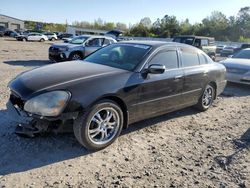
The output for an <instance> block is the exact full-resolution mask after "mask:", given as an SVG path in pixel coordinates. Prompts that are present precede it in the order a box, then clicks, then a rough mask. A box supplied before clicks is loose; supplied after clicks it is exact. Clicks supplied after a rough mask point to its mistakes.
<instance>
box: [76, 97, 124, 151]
mask: <svg viewBox="0 0 250 188" xmlns="http://www.w3.org/2000/svg"><path fill="white" fill-rule="evenodd" d="M122 127H123V112H122V110H121V108H120V107H119V105H118V104H117V103H115V102H114V101H111V100H102V101H100V102H98V103H96V104H95V105H93V106H92V108H91V109H90V110H88V111H87V112H85V113H84V114H82V115H79V117H78V118H77V119H76V120H75V122H74V125H73V128H74V134H75V137H76V139H77V140H78V142H79V143H80V144H81V145H82V146H84V147H85V148H87V149H89V150H100V149H103V148H105V147H107V146H108V145H110V144H112V143H113V142H114V141H115V140H116V138H117V137H118V136H119V135H120V133H121V130H122Z"/></svg>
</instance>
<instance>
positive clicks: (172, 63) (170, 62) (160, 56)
mask: <svg viewBox="0 0 250 188" xmlns="http://www.w3.org/2000/svg"><path fill="white" fill-rule="evenodd" d="M152 64H161V65H165V67H166V69H175V68H178V67H179V65H178V57H177V51H175V50H170V51H161V52H159V53H157V54H156V55H155V56H154V57H153V58H152V59H151V61H150V62H149V65H152Z"/></svg>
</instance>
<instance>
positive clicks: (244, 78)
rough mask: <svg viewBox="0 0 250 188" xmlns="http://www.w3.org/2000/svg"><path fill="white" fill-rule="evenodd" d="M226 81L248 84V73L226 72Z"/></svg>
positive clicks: (249, 82) (249, 77)
mask: <svg viewBox="0 0 250 188" xmlns="http://www.w3.org/2000/svg"><path fill="white" fill-rule="evenodd" d="M226 78H227V81H229V82H234V83H240V84H247V85H250V75H244V74H243V75H241V74H235V73H228V72H227V74H226Z"/></svg>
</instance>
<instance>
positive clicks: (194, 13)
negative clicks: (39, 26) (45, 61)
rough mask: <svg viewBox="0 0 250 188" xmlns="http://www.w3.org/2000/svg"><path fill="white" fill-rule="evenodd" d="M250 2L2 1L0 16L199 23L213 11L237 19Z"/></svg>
mask: <svg viewBox="0 0 250 188" xmlns="http://www.w3.org/2000/svg"><path fill="white" fill-rule="evenodd" d="M245 6H250V0H60V1H59V0H40V1H37V0H1V3H0V14H5V15H8V16H12V17H16V18H19V19H23V20H35V21H42V22H55V23H66V20H67V21H68V23H69V24H71V23H72V22H73V21H76V20H77V21H89V22H93V21H94V20H96V19H98V18H101V19H102V20H104V21H107V22H109V21H110V22H123V23H126V24H135V23H137V22H139V21H140V19H141V18H143V17H150V19H151V20H152V22H154V21H155V20H156V19H157V18H162V17H163V16H164V15H166V14H168V15H175V16H176V17H177V19H178V20H184V19H186V18H188V19H189V20H190V22H191V23H196V22H200V21H201V20H202V19H203V18H205V17H207V16H209V15H210V13H211V12H212V11H215V10H217V11H221V12H223V13H224V14H226V15H227V16H231V15H237V12H238V11H239V9H240V8H241V7H245Z"/></svg>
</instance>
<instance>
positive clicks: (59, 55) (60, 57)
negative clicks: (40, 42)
mask: <svg viewBox="0 0 250 188" xmlns="http://www.w3.org/2000/svg"><path fill="white" fill-rule="evenodd" d="M49 59H50V60H51V61H56V62H60V61H67V60H69V53H68V52H61V51H49Z"/></svg>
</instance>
